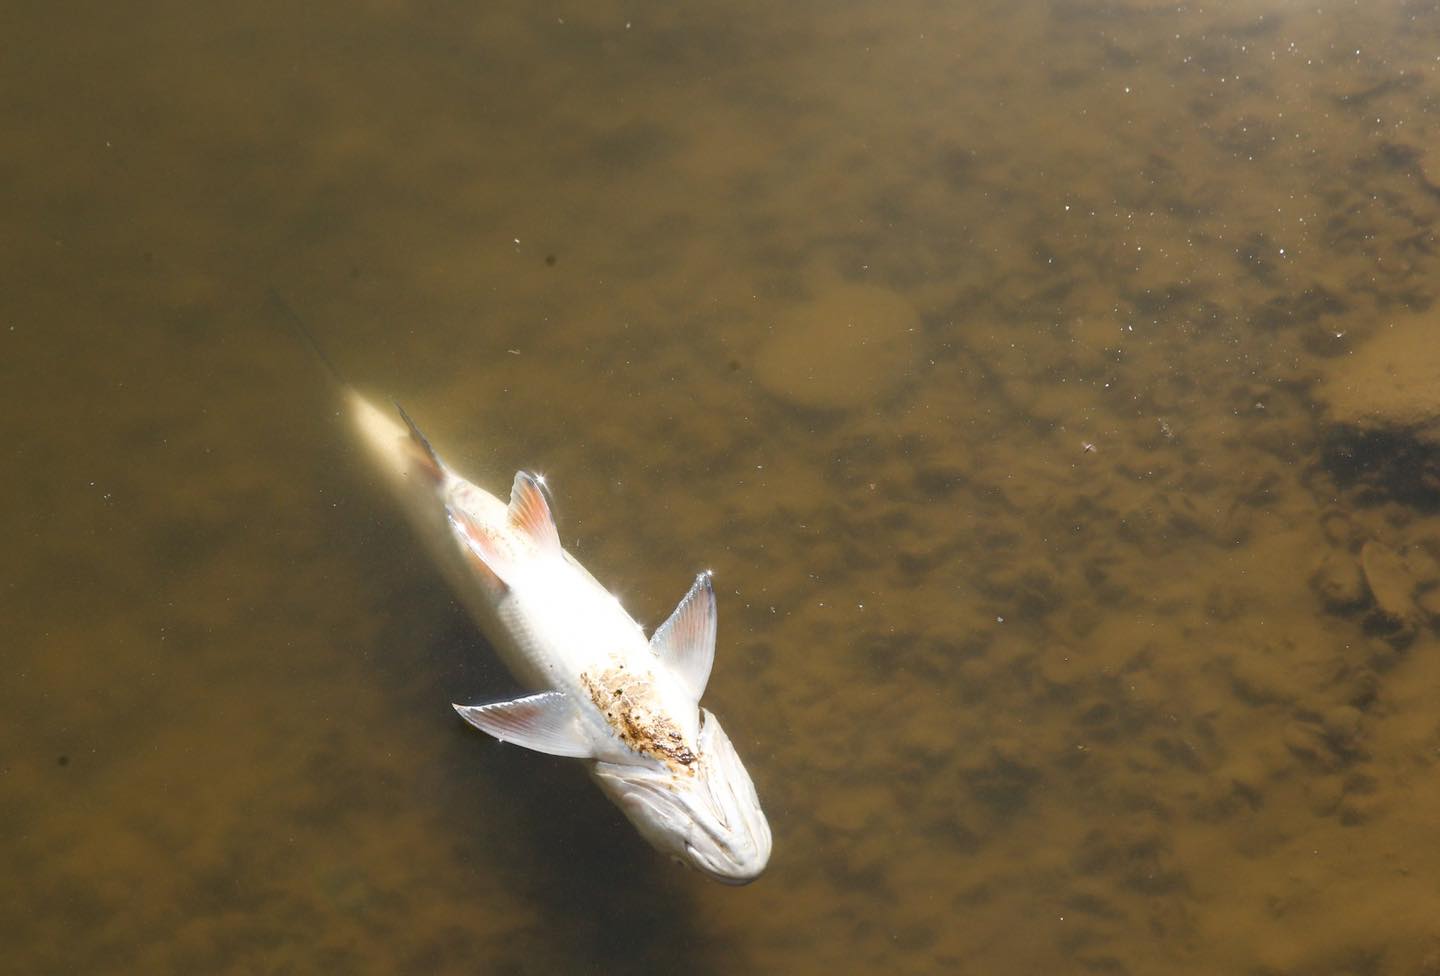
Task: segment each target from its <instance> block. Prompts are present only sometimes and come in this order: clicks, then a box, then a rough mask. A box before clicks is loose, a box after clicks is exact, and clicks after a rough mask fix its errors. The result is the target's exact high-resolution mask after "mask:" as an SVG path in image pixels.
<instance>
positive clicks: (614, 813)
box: [381, 533, 706, 973]
mask: <svg viewBox="0 0 1440 976" xmlns="http://www.w3.org/2000/svg"><path fill="white" fill-rule="evenodd" d="M397 534H398V533H397ZM390 541H394V542H397V543H398V542H399V540H398V539H395V540H390ZM415 550H416V553H417V555H416V557H415V558H416V559H420V558H422V557H420V556H419V555H418V546H416V547H415ZM415 589H417V590H420V591H423V592H424V593H425V594H426V596H423V597H421V598H420V603H421V604H422V606H420V607H417V606H416V605H415V603H414V602H413V600H412V599H411V597H412V596H413V595H412V594H409V593H407V594H400V595H398V597H399V598H398V599H397V601H396V605H395V606H394V607H393V609H392V610H391V612H390V613H389V614H387V615H386V619H387V620H388V621H389V623H388V624H387V628H386V629H387V630H391V629H393V630H394V631H395V632H396V635H395V638H393V639H392V638H391V637H389V636H388V635H387V636H386V637H384V638H382V643H384V644H388V643H391V642H392V640H399V639H403V637H404V636H405V634H406V633H407V632H408V633H409V635H410V637H411V640H412V641H413V635H414V625H415V616H414V615H415V614H417V613H422V614H428V615H429V625H428V627H427V629H428V631H429V633H430V635H431V637H430V638H429V639H428V641H427V642H426V643H427V647H426V648H425V649H424V650H423V651H421V652H420V653H419V654H418V655H417V657H418V659H419V660H420V661H421V662H423V666H422V667H420V668H417V669H416V672H415V673H414V674H411V675H408V676H407V675H404V674H401V673H399V671H400V670H401V668H403V667H404V665H403V664H397V665H395V670H396V673H395V674H393V675H391V676H390V677H392V678H393V679H394V680H393V686H394V687H395V688H396V693H397V695H399V696H402V697H403V699H404V700H405V701H406V702H408V703H410V704H407V705H406V706H405V707H414V708H416V709H419V710H421V711H422V712H427V713H428V712H430V711H434V712H435V713H436V718H435V721H436V722H437V723H440V722H449V726H450V729H451V735H452V736H453V738H452V739H451V740H449V741H448V743H447V748H446V749H445V750H444V756H443V757H442V758H441V761H442V762H445V763H453V764H454V765H455V772H454V774H453V776H450V777H448V778H449V779H450V781H451V783H452V784H453V789H452V790H451V791H449V793H448V797H447V801H448V802H447V806H448V807H449V808H450V809H452V810H459V811H476V812H479V811H487V810H488V811H491V812H492V813H493V814H494V820H495V822H496V823H499V824H503V829H505V830H507V831H510V832H511V833H510V836H509V837H507V838H506V839H505V841H504V842H503V843H500V844H494V843H493V842H491V843H490V844H489V845H488V846H484V847H483V848H481V850H483V851H484V853H483V855H482V854H480V853H479V852H478V851H477V854H476V856H484V857H488V858H493V859H494V863H491V864H486V865H484V866H480V867H479V870H481V871H482V872H485V873H496V872H498V873H500V874H502V875H503V877H504V879H505V883H504V885H503V887H504V888H506V889H509V890H511V891H513V892H515V893H516V895H517V897H518V898H520V899H522V900H523V901H525V902H528V903H529V905H530V906H531V908H532V909H533V916H534V917H535V918H536V919H538V920H539V922H538V924H537V925H536V926H535V927H534V928H533V929H529V930H527V931H526V932H524V933H523V934H522V935H520V937H519V939H518V941H519V942H521V943H522V945H512V946H508V947H507V951H506V952H505V953H504V955H505V956H506V957H507V958H512V959H526V958H529V959H532V960H536V961H539V962H541V963H543V965H544V967H545V968H547V969H554V970H555V971H563V972H587V971H590V972H600V973H628V972H637V973H639V972H647V973H650V972H682V971H685V972H704V971H706V970H704V969H698V970H697V969H696V968H695V967H696V963H695V960H696V958H697V952H696V948H697V944H698V943H699V942H700V941H701V940H702V939H703V938H704V936H703V933H701V932H699V931H697V930H696V929H695V927H694V926H693V924H692V919H693V917H694V907H693V904H692V899H691V897H690V895H689V892H688V890H687V889H688V886H689V885H691V884H699V883H704V882H703V880H702V879H700V878H699V877H698V876H697V875H695V874H693V873H691V872H690V871H688V870H687V869H685V868H683V867H681V866H679V865H675V864H672V863H670V862H669V861H668V860H667V859H666V858H665V857H664V856H663V855H661V854H659V853H657V852H656V851H654V850H652V849H651V848H650V847H649V846H648V845H647V844H646V843H645V842H644V841H643V840H642V839H641V838H640V837H639V836H638V834H636V832H635V830H634V828H633V827H631V825H630V824H629V822H628V821H626V820H625V818H624V816H623V815H622V814H621V813H620V811H619V810H618V809H617V808H616V807H615V806H614V805H613V804H611V803H610V802H609V800H607V799H606V798H605V796H604V795H603V794H602V793H600V791H599V790H598V789H597V788H596V787H595V785H594V784H593V783H592V782H591V781H590V779H589V777H588V776H587V775H586V774H585V772H584V769H583V767H582V765H581V764H580V763H578V762H574V761H572V760H565V759H557V758H555V757H551V756H543V755H540V754H538V753H534V752H530V751H529V750H526V749H521V748H518V747H514V746H509V745H504V744H500V743H496V742H494V741H493V740H491V739H489V738H488V737H487V736H484V735H482V734H481V733H479V732H477V731H475V730H474V729H472V728H470V726H468V725H466V724H465V723H464V722H463V721H461V720H460V719H459V718H458V716H453V714H451V713H450V708H449V703H450V702H471V701H499V700H503V699H505V698H508V697H511V696H513V695H516V694H522V693H523V691H522V690H521V689H520V688H519V686H518V685H517V684H516V683H515V681H514V680H513V679H512V678H511V677H510V676H509V675H508V673H507V672H506V670H505V668H504V665H503V664H502V663H501V662H500V660H499V657H498V655H496V653H495V651H494V650H493V649H492V648H491V647H490V646H489V645H488V644H487V643H486V642H485V641H484V639H483V638H482V637H481V636H480V635H479V633H478V631H477V630H476V628H475V626H474V624H473V623H471V621H470V620H469V618H468V617H467V616H466V615H465V614H464V613H463V611H462V610H461V609H460V608H459V607H458V606H457V605H456V604H454V603H453V602H451V603H449V604H448V611H440V612H442V613H446V614H447V616H446V618H445V619H443V620H437V619H436V612H437V610H438V609H439V604H441V603H442V602H443V601H445V599H446V590H445V584H444V582H443V581H441V579H440V577H439V576H438V574H434V575H432V576H430V578H428V579H425V578H420V579H416V580H415ZM406 604H408V606H407V605H406ZM381 667H382V669H384V670H389V669H388V668H386V667H385V666H384V665H382V666H381ZM452 718H453V721H451V719H452ZM451 746H453V748H450V747H451ZM440 823H441V824H442V825H443V827H445V828H446V829H452V828H453V830H454V831H455V832H456V835H457V836H456V837H455V838H454V839H453V842H452V846H453V847H455V848H457V849H460V850H464V849H466V848H468V847H469V846H470V844H471V843H472V840H471V839H472V838H473V837H474V832H475V831H476V830H478V829H483V826H482V825H483V821H482V820H481V819H480V818H479V817H477V816H475V815H472V814H470V813H466V814H464V815H461V816H454V817H451V816H445V817H442V819H441V820H440ZM497 852H498V854H497ZM472 867H475V865H473V863H472ZM532 943H533V944H532ZM522 970H525V971H528V970H527V969H526V967H524V966H522V967H521V969H519V970H517V971H522ZM491 971H503V964H502V966H501V969H498V970H496V969H492V970H491Z"/></svg>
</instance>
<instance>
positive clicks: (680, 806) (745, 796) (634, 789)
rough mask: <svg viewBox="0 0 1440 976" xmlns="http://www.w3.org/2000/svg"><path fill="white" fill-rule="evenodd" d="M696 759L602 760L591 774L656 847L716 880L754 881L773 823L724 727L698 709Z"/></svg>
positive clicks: (767, 855) (765, 859)
mask: <svg viewBox="0 0 1440 976" xmlns="http://www.w3.org/2000/svg"><path fill="white" fill-rule="evenodd" d="M698 745H699V749H698V750H697V754H696V758H695V761H694V762H693V763H691V764H689V765H688V766H685V767H682V768H680V769H676V768H674V766H673V765H670V764H666V763H663V762H658V761H648V762H643V763H639V762H607V761H598V762H596V763H595V764H594V766H593V768H592V770H591V772H592V773H593V775H594V777H595V779H596V781H597V782H598V783H599V784H600V787H601V788H602V789H603V790H604V791H605V792H606V793H607V794H609V796H610V798H611V799H612V800H613V801H614V802H615V804H616V806H618V807H619V808H620V809H621V810H622V811H623V812H624V813H625V816H626V817H628V818H629V820H630V822H631V823H632V824H634V825H635V828H636V829H637V830H638V831H639V832H640V834H641V835H642V836H643V837H644V838H645V839H646V840H648V841H649V842H650V844H651V845H652V846H654V847H655V848H656V849H657V850H659V851H661V852H663V853H666V854H669V855H670V856H671V857H673V858H675V859H676V860H677V861H680V862H682V863H685V864H688V865H690V866H691V867H693V868H695V869H697V870H699V871H700V872H702V873H704V874H706V875H709V876H710V877H711V878H714V879H715V880H717V881H721V882H724V883H726V884H734V885H742V884H748V883H750V882H751V881H754V880H755V879H756V878H757V877H759V876H760V872H762V871H763V870H765V864H766V862H768V861H769V860H770V824H769V822H768V821H766V819H765V814H764V812H763V811H761V809H760V799H759V797H757V796H756V794H755V784H754V783H753V782H752V781H751V779H750V773H749V772H748V771H747V770H746V769H745V765H744V763H742V762H741V761H740V757H739V755H738V754H736V752H735V746H734V745H732V744H731V742H730V737H729V736H728V735H726V734H725V730H724V729H723V728H721V727H720V722H719V721H718V720H717V719H716V718H715V716H714V715H712V714H710V712H708V711H707V710H705V709H703V708H702V709H700V734H699V737H698Z"/></svg>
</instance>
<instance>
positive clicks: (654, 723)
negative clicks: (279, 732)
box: [346, 390, 771, 884]
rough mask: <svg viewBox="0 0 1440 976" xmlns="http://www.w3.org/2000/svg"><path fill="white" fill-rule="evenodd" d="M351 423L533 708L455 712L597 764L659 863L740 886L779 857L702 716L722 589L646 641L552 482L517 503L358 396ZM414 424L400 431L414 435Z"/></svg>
mask: <svg viewBox="0 0 1440 976" xmlns="http://www.w3.org/2000/svg"><path fill="white" fill-rule="evenodd" d="M346 397H347V407H348V412H349V415H350V419H351V421H352V422H353V424H354V426H355V429H356V431H357V432H358V434H359V435H360V440H361V441H362V443H364V444H365V446H366V448H367V450H368V452H369V454H370V456H371V458H372V460H373V461H375V462H376V464H377V466H378V467H379V469H380V470H381V471H382V472H383V473H384V474H385V475H386V478H387V480H388V481H389V482H390V485H391V488H392V489H393V491H394V493H395V494H396V495H397V497H398V498H399V499H400V501H401V503H402V506H403V507H404V509H405V511H406V513H407V515H408V516H409V518H410V520H411V522H412V523H413V524H414V525H415V527H416V529H417V530H418V531H419V533H420V535H421V537H422V538H423V539H424V540H425V541H426V543H427V544H428V545H429V546H430V549H431V551H432V554H433V555H434V556H435V557H436V559H437V560H438V561H439V563H440V565H441V566H442V568H443V569H444V571H445V573H446V576H447V577H448V578H449V581H450V583H451V585H452V586H453V587H454V589H455V591H456V593H457V594H458V595H459V597H460V599H461V600H462V602H463V603H464V605H465V606H466V608H467V610H468V611H469V612H470V614H471V616H472V617H474V619H475V620H476V622H477V623H478V624H479V625H480V628H481V630H482V631H483V632H484V634H485V636H486V637H487V638H488V639H489V641H490V643H491V644H492V645H493V646H494V647H495V649H496V650H497V651H498V652H499V653H500V655H501V657H502V658H503V659H504V661H505V663H506V664H507V666H508V667H509V668H510V670H511V671H512V672H513V673H514V674H515V676H516V678H517V679H519V680H520V681H521V683H523V684H524V685H526V686H527V687H528V688H530V689H532V690H533V691H534V694H531V695H527V696H525V697H522V698H518V699H514V700H511V701H503V702H494V703H490V704H482V705H456V706H455V709H456V711H457V712H458V713H459V714H460V715H461V717H463V718H464V719H465V720H466V721H468V722H469V723H471V724H472V725H474V726H475V727H477V728H479V729H481V730H482V731H484V732H486V733H488V734H490V735H492V736H494V737H495V738H497V739H500V740H501V741H505V742H512V743H515V744H517V745H522V746H525V747H527V748H530V749H534V750H536V751H539V752H544V753H549V754H551V755H558V756H567V757H571V758H574V759H578V760H581V761H582V762H584V763H585V765H586V766H587V768H588V769H589V772H590V774H591V776H592V777H593V778H594V780H595V782H596V783H597V784H598V785H599V787H600V789H601V790H602V791H604V792H605V793H606V794H607V795H608V796H609V797H610V798H611V799H612V800H613V801H614V802H615V803H616V804H617V805H618V806H619V807H620V809H621V810H622V811H623V812H624V813H625V815H626V817H627V818H628V819H629V820H630V821H631V823H633V824H634V825H635V827H636V828H637V829H638V830H639V831H640V833H641V834H642V835H643V836H644V837H645V838H646V839H647V840H648V841H649V842H650V843H651V844H652V845H653V846H655V847H656V848H657V849H659V850H661V851H662V852H664V853H667V854H669V855H671V856H673V857H674V858H676V859H677V860H680V861H682V862H684V863H687V864H689V865H691V866H692V867H695V868H697V869H699V870H700V871H702V872H704V873H705V874H707V875H709V876H710V877H712V878H715V879H717V880H719V881H723V882H726V883H730V884H745V883H748V882H750V881H753V880H754V879H755V878H756V877H758V876H759V874H760V873H761V871H763V870H764V868H765V865H766V862H767V861H768V860H769V857H770V846H771V835H770V827H769V824H768V822H767V821H766V819H765V815H764V813H763V812H762V811H761V808H760V802H759V799H758V797H757V796H756V793H755V786H754V784H753V782H752V781H751V779H750V774H749V773H748V771H747V770H746V769H745V766H744V764H743V763H742V762H741V761H740V758H739V756H738V755H737V754H736V752H735V748H734V746H733V745H732V744H731V742H730V739H729V737H728V736H727V735H726V734H725V731H724V729H723V728H722V727H721V725H720V723H719V721H718V720H717V719H716V718H715V717H714V716H713V715H712V714H711V713H710V712H709V711H707V710H706V709H704V708H702V707H700V704H699V702H700V697H701V694H702V693H703V692H704V690H705V684H706V681H707V680H708V678H709V675H710V668H711V663H712V662H713V659H714V651H715V623H716V605H715V590H714V586H713V584H712V582H711V579H710V574H709V573H708V572H706V573H701V574H700V575H699V576H698V577H697V578H696V579H695V582H694V584H693V585H692V586H691V588H690V591H689V592H688V593H687V594H686V596H685V598H684V599H683V600H681V602H680V604H679V606H678V607H677V608H676V609H675V612H674V613H673V614H672V615H671V616H670V618H669V619H668V620H666V621H665V623H664V624H662V625H661V626H660V627H659V628H658V629H657V630H656V631H655V633H654V635H653V636H651V637H649V638H647V637H646V635H645V633H644V631H643V630H642V629H641V627H640V625H639V624H637V623H636V622H635V621H634V620H633V619H632V618H631V617H630V615H629V614H628V613H626V611H625V609H624V608H623V607H622V606H621V605H620V603H619V601H618V600H616V599H615V597H614V596H613V595H612V594H611V593H610V592H609V591H607V590H606V589H605V588H604V587H603V586H601V585H600V584H599V583H598V582H597V581H596V580H595V578H594V577H593V576H591V575H590V573H589V572H587V571H586V570H585V568H584V567H583V566H581V565H580V563H579V562H578V561H577V560H576V559H575V558H574V557H573V556H571V555H570V554H569V553H568V552H566V551H565V550H564V548H563V547H562V546H561V545H560V540H559V535H558V532H557V531H556V527H555V521H554V518H553V516H552V514H551V511H550V506H549V501H548V498H547V490H546V487H545V483H544V480H543V479H542V478H539V477H536V476H534V475H531V474H528V473H526V472H520V473H518V474H517V475H516V476H515V479H514V482H513V484H512V486H511V494H510V500H509V502H508V503H507V502H504V501H502V500H501V499H499V498H497V497H496V496H495V495H492V494H491V493H489V492H488V491H486V490H484V489H483V488H481V487H479V486H478V485H475V484H473V483H471V482H470V481H467V480H466V479H465V478H463V477H461V476H460V475H459V474H457V473H456V472H455V471H453V470H452V469H451V468H450V467H448V466H447V465H446V464H445V463H444V462H443V461H441V460H440V458H439V456H438V455H437V454H436V453H435V451H434V450H433V449H432V448H431V447H430V444H429V443H428V441H427V440H426V439H425V437H424V436H423V435H422V434H421V433H420V431H419V429H418V428H417V427H416V426H415V425H414V424H413V423H412V422H411V421H410V419H409V417H407V416H405V415H404V412H403V411H401V412H400V418H399V419H396V418H395V417H393V416H391V415H390V414H389V413H388V412H387V411H382V410H380V409H379V408H377V407H375V406H374V405H373V404H371V403H370V402H369V401H368V400H366V399H365V398H364V397H362V396H360V395H359V394H358V393H355V392H353V391H351V390H347V391H346ZM402 421H403V422H402Z"/></svg>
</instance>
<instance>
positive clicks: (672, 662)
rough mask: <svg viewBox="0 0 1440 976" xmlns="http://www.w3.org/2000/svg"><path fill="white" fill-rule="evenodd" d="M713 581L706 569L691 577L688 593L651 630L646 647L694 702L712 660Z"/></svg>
mask: <svg viewBox="0 0 1440 976" xmlns="http://www.w3.org/2000/svg"><path fill="white" fill-rule="evenodd" d="M715 625H716V609H715V584H714V583H713V582H712V581H711V579H710V572H709V570H706V571H705V572H703V573H701V574H700V575H699V576H697V577H695V582H694V584H693V585H691V587H690V592H689V593H686V594H685V599H683V600H681V601H680V605H679V606H678V607H676V608H675V612H674V613H672V614H671V615H670V618H669V619H668V620H666V621H665V622H664V623H663V624H661V625H660V626H659V628H658V629H657V630H656V631H655V636H653V637H651V638H650V647H651V649H653V650H654V651H655V654H656V655H657V656H658V657H659V658H660V660H661V661H662V662H663V663H664V664H665V665H666V666H667V667H669V668H670V670H671V671H673V672H674V673H675V674H676V675H677V676H678V677H679V678H680V680H681V681H682V682H684V684H685V687H686V688H688V689H689V690H690V692H691V693H692V694H693V695H694V696H695V700H696V701H697V702H698V701H699V700H700V696H701V695H703V694H704V693H705V685H706V684H707V683H708V682H709V681H710V668H711V666H712V665H714V663H715Z"/></svg>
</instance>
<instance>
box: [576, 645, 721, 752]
mask: <svg viewBox="0 0 1440 976" xmlns="http://www.w3.org/2000/svg"><path fill="white" fill-rule="evenodd" d="M580 684H581V686H582V687H584V689H585V693H586V694H587V695H589V696H590V700H591V701H592V702H593V703H594V704H595V707H596V708H598V709H600V714H602V715H604V716H605V720H606V721H607V722H609V723H610V727H611V728H612V729H614V730H615V734H616V735H618V736H620V740H621V741H622V742H624V743H625V744H626V745H627V746H629V747H630V748H631V749H634V750H635V751H636V752H638V753H640V754H641V755H645V756H650V757H652V758H654V759H659V760H660V761H661V762H664V763H667V764H668V765H669V766H670V767H671V768H672V769H674V770H676V771H677V772H686V773H690V774H691V775H693V774H694V772H695V769H694V764H695V760H696V758H697V757H696V755H695V753H694V751H693V750H692V749H691V748H690V747H689V745H687V744H686V742H685V736H684V734H683V733H682V732H681V731H680V728H679V726H677V725H676V724H675V722H674V720H672V719H671V718H670V717H669V716H668V715H666V714H665V713H664V712H663V711H661V710H660V709H659V708H658V707H656V705H655V696H654V694H653V693H652V692H651V690H650V688H649V687H648V684H649V683H648V681H647V680H646V678H645V677H642V676H639V675H635V674H631V673H627V672H626V671H625V669H624V667H623V666H621V667H614V668H607V669H606V670H604V671H602V672H600V674H599V675H591V674H590V673H589V672H585V673H582V674H581V675H580Z"/></svg>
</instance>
